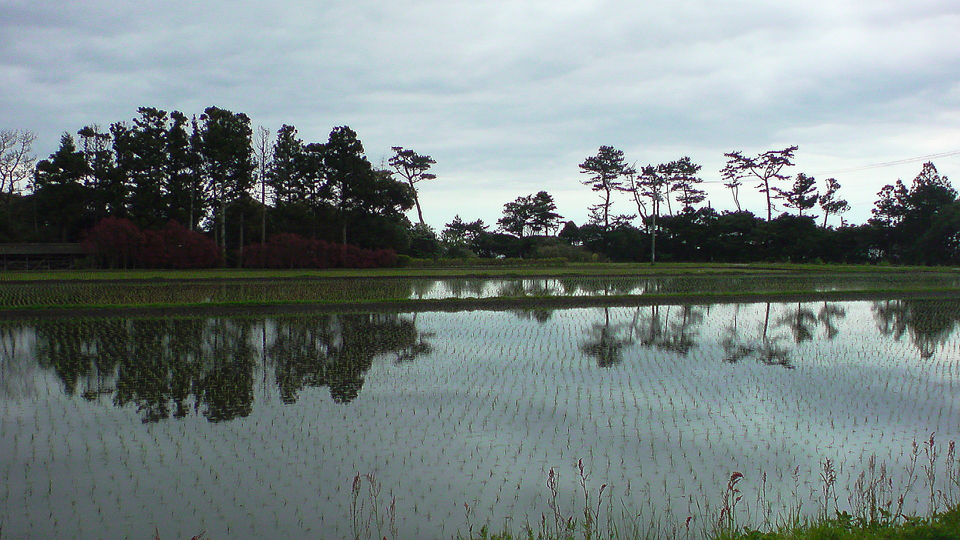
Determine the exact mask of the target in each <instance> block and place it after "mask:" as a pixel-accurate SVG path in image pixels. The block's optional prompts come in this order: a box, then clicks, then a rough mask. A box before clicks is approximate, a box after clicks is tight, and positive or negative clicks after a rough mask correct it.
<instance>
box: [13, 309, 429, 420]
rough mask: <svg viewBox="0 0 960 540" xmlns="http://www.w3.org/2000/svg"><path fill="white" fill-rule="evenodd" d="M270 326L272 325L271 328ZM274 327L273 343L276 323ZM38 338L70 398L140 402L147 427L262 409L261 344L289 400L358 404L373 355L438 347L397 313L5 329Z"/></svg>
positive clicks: (405, 355)
mask: <svg viewBox="0 0 960 540" xmlns="http://www.w3.org/2000/svg"><path fill="white" fill-rule="evenodd" d="M268 321H269V322H268ZM268 326H270V327H271V328H272V329H274V330H273V331H272V332H271V334H272V335H271V336H270V339H268V335H267V334H268V332H267V327H268ZM3 329H4V331H8V329H9V332H14V331H17V332H19V333H21V334H24V333H27V332H32V333H33V334H34V335H35V352H34V354H35V357H36V362H37V364H38V365H39V366H41V367H43V368H47V369H52V370H53V371H54V372H55V373H56V374H57V376H58V378H59V379H60V380H61V382H62V383H63V388H64V391H65V392H66V393H67V394H68V395H73V396H77V395H78V396H81V397H83V398H84V399H88V400H94V399H97V398H98V397H99V396H102V395H103V396H106V395H112V396H113V403H114V404H116V405H117V406H120V407H122V406H125V405H128V404H134V405H136V407H137V410H138V411H139V412H140V414H141V418H142V420H143V421H144V422H156V421H159V420H163V419H166V418H182V417H184V416H187V415H188V414H190V412H191V410H193V411H194V412H200V413H202V414H203V415H204V416H205V417H206V418H207V419H208V420H210V421H211V422H221V421H225V420H231V419H234V418H240V417H245V416H247V415H249V414H250V413H251V411H252V409H253V399H254V390H253V389H254V372H255V368H256V365H257V357H258V354H259V351H258V350H257V348H256V347H255V346H254V343H255V342H260V343H261V344H262V346H263V349H262V350H263V351H265V354H266V355H267V356H268V359H269V362H270V364H271V365H272V367H273V368H274V373H275V377H276V384H277V386H278V388H279V390H280V395H281V398H282V399H283V401H284V402H285V403H293V402H295V401H296V398H297V393H298V392H299V391H300V390H301V389H302V388H304V387H320V386H328V387H329V388H330V393H331V396H332V397H333V399H334V400H335V401H337V402H340V403H345V402H349V401H351V400H352V399H354V398H356V397H357V395H358V394H359V392H360V387H361V386H362V385H363V377H364V374H365V373H366V371H367V370H369V369H370V367H371V365H372V363H373V359H374V358H375V357H376V356H378V355H381V354H386V353H391V354H394V355H395V356H396V361H397V362H405V361H410V360H413V359H414V358H416V357H418V356H420V355H422V354H426V353H428V352H430V351H431V346H430V344H429V343H427V342H426V340H425V338H427V337H429V335H426V334H422V333H420V332H418V331H417V330H416V324H415V322H414V321H412V320H410V319H407V318H403V317H400V316H399V315H397V314H349V315H313V316H303V317H292V318H277V319H269V320H254V319H226V318H217V319H142V320H141V319H134V320H130V319H106V320H96V321H95V320H84V319H67V320H50V321H40V322H38V323H36V324H31V325H22V324H21V325H16V326H15V327H13V326H11V325H10V324H4V325H3Z"/></svg>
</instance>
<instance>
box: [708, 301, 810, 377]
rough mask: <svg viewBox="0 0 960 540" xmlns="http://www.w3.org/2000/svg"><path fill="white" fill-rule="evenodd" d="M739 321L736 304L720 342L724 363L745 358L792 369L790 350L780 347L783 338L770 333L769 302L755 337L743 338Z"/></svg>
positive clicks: (738, 308)
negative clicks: (730, 321)
mask: <svg viewBox="0 0 960 540" xmlns="http://www.w3.org/2000/svg"><path fill="white" fill-rule="evenodd" d="M739 321H740V304H737V306H736V310H735V312H734V316H733V322H732V323H731V324H730V325H729V326H727V331H726V334H725V335H724V337H723V339H722V340H721V341H720V345H721V346H722V347H723V351H724V353H726V356H725V357H724V359H723V360H724V362H728V363H731V364H736V363H738V362H741V361H743V360H745V359H747V358H753V359H755V360H756V361H757V362H760V363H761V364H764V365H767V366H781V367H784V368H787V369H793V368H794V365H793V363H792V362H791V361H790V350H789V349H788V348H786V347H784V346H783V345H781V343H782V342H783V341H784V340H785V338H784V337H783V336H778V335H774V334H773V333H772V332H771V329H770V303H769V302H768V303H767V304H766V309H765V310H764V315H763V321H762V322H761V323H760V324H759V325H758V327H759V333H758V334H757V335H756V336H752V337H748V338H745V337H744V336H743V335H742V334H741V333H740V328H739Z"/></svg>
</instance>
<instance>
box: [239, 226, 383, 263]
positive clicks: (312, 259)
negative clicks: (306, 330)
mask: <svg viewBox="0 0 960 540" xmlns="http://www.w3.org/2000/svg"><path fill="white" fill-rule="evenodd" d="M243 264H244V266H246V267H252V268H383V267H393V266H396V265H397V254H396V252H395V251H393V250H392V249H376V250H371V249H362V248H359V247H357V246H353V245H349V244H336V243H332V242H325V241H323V240H317V239H313V238H304V237H302V236H300V235H298V234H294V233H281V234H278V235H275V236H273V237H271V238H270V240H268V241H267V243H266V244H252V245H249V246H247V247H245V248H244V249H243Z"/></svg>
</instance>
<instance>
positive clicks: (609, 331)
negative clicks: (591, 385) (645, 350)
mask: <svg viewBox="0 0 960 540" xmlns="http://www.w3.org/2000/svg"><path fill="white" fill-rule="evenodd" d="M627 328H628V327H627V325H625V324H611V323H610V308H603V322H602V323H594V324H593V325H592V326H591V327H590V332H589V334H588V335H587V339H586V340H585V341H584V342H583V343H581V344H580V350H581V351H582V352H583V353H584V354H586V355H587V356H592V357H593V358H596V359H597V365H599V366H600V367H610V366H613V365H616V364H619V363H620V362H622V361H623V349H624V348H625V347H626V346H627V345H630V344H631V343H632V341H631V339H630V336H629V335H627V336H621V335H620V334H622V333H624V330H626V329H627Z"/></svg>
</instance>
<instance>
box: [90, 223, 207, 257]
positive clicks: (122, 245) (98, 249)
mask: <svg viewBox="0 0 960 540" xmlns="http://www.w3.org/2000/svg"><path fill="white" fill-rule="evenodd" d="M81 243H82V244H83V247H84V249H86V250H87V251H89V252H91V253H93V254H94V255H95V256H96V257H97V258H98V259H100V262H101V264H102V265H103V266H106V267H108V268H213V267H216V266H220V265H221V263H222V258H221V256H220V251H219V250H218V249H217V245H216V243H215V242H214V241H213V240H211V239H210V238H208V237H206V236H204V235H203V234H201V233H199V232H196V231H191V230H189V229H187V228H186V227H184V226H183V225H181V224H179V223H178V222H176V221H171V222H169V223H167V224H166V225H165V226H164V227H163V228H162V229H160V230H158V231H154V230H140V228H139V227H137V226H136V225H135V224H134V223H133V222H132V221H130V220H129V219H124V218H117V217H108V218H104V219H102V220H100V221H99V222H98V223H97V224H96V225H94V226H93V227H92V228H91V229H89V230H88V231H86V233H85V234H84V235H83V240H82V242H81Z"/></svg>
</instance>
